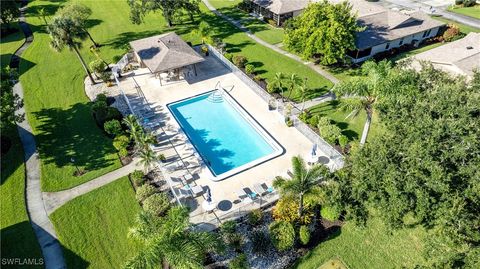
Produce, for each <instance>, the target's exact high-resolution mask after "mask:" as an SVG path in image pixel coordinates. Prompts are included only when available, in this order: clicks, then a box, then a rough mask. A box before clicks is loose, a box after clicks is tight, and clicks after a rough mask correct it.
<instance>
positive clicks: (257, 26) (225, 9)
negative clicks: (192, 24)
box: [209, 0, 284, 44]
mask: <svg viewBox="0 0 480 269" xmlns="http://www.w3.org/2000/svg"><path fill="white" fill-rule="evenodd" d="M209 2H210V4H212V6H214V7H215V8H216V9H217V10H218V11H220V12H222V13H223V14H225V15H227V16H229V17H231V18H234V19H236V20H239V21H241V22H242V24H243V25H244V26H245V27H247V28H248V30H250V32H252V33H253V34H254V35H256V36H257V37H259V38H260V39H262V40H264V41H265V42H268V43H270V44H278V43H280V42H282V41H283V33H284V31H283V28H277V27H273V26H271V25H269V24H268V23H265V22H263V21H260V20H258V19H255V18H253V17H252V16H250V15H249V14H247V13H245V12H243V11H241V10H239V9H237V8H236V6H237V4H238V3H240V2H242V1H241V0H234V1H226V0H209Z"/></svg>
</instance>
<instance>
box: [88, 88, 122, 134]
mask: <svg viewBox="0 0 480 269" xmlns="http://www.w3.org/2000/svg"><path fill="white" fill-rule="evenodd" d="M92 111H93V116H94V117H95V121H96V122H97V125H98V126H99V127H102V128H103V127H104V124H105V122H107V121H111V120H118V121H121V120H122V113H120V111H118V109H116V108H115V107H110V106H108V105H107V97H106V96H105V95H104V94H99V95H98V96H97V99H96V100H95V101H94V102H93V104H92Z"/></svg>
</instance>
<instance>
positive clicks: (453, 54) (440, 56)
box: [409, 32, 480, 78]
mask: <svg viewBox="0 0 480 269" xmlns="http://www.w3.org/2000/svg"><path fill="white" fill-rule="evenodd" d="M409 59H411V60H412V63H411V65H412V66H413V67H414V68H416V69H421V67H422V65H421V63H422V62H431V63H432V65H433V67H435V68H438V69H441V70H444V71H446V72H449V73H451V74H454V75H462V76H466V77H470V78H471V77H472V75H473V71H474V70H475V69H478V70H479V71H480V33H473V32H472V33H469V34H468V35H467V36H465V37H464V38H462V39H459V40H456V41H453V42H450V43H447V44H445V45H443V46H440V47H437V48H434V49H431V50H428V51H425V52H422V53H419V54H417V55H414V56H412V57H410V58H409Z"/></svg>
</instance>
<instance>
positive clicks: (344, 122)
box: [309, 100, 380, 141]
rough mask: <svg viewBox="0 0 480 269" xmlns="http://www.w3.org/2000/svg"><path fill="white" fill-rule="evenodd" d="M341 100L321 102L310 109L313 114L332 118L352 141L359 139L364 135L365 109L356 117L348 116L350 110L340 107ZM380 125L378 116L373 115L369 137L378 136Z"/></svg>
mask: <svg viewBox="0 0 480 269" xmlns="http://www.w3.org/2000/svg"><path fill="white" fill-rule="evenodd" d="M339 106H340V104H339V101H337V100H334V101H330V102H325V103H321V104H319V105H316V106H314V107H312V108H310V109H309V112H310V113H311V114H312V115H319V116H320V117H328V118H329V119H331V120H332V121H333V122H334V123H335V124H336V125H337V126H338V127H340V129H342V133H343V134H344V135H346V136H347V137H348V139H349V140H350V141H358V140H360V137H361V136H362V132H363V126H364V125H365V121H366V119H367V115H366V113H365V111H361V112H360V113H359V115H357V116H356V117H353V118H352V117H349V118H346V117H347V116H348V115H349V114H350V111H343V110H341V109H339ZM379 131H380V126H379V124H378V117H377V116H376V115H374V116H373V120H372V124H371V125H370V130H369V133H368V137H369V138H370V137H372V136H376V135H378V134H379Z"/></svg>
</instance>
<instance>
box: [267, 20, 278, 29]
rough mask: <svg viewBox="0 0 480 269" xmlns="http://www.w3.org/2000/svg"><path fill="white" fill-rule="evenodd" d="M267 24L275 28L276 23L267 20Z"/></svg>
mask: <svg viewBox="0 0 480 269" xmlns="http://www.w3.org/2000/svg"><path fill="white" fill-rule="evenodd" d="M267 23H268V24H270V25H271V26H273V27H277V22H276V21H275V20H272V19H268V20H267Z"/></svg>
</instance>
